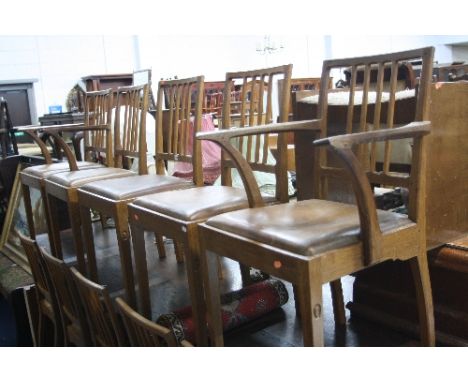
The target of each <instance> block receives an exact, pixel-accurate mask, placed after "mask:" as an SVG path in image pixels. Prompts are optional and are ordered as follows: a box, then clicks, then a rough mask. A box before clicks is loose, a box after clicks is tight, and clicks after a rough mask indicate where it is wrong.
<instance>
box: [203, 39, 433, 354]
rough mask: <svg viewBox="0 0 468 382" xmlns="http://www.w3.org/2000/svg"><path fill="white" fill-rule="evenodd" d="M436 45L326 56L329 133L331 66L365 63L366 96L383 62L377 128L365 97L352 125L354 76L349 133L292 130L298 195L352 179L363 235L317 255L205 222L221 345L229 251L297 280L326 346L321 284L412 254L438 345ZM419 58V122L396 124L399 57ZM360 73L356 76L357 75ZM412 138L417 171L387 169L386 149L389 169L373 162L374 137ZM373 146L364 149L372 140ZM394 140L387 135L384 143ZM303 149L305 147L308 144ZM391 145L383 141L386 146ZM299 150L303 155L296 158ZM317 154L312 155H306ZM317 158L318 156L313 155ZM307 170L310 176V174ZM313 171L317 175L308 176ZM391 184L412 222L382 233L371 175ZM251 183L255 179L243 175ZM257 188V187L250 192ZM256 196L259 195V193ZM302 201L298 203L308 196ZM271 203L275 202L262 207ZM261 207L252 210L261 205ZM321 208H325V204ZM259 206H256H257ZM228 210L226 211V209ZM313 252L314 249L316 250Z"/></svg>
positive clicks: (305, 321)
mask: <svg viewBox="0 0 468 382" xmlns="http://www.w3.org/2000/svg"><path fill="white" fill-rule="evenodd" d="M433 53H434V49H433V48H423V49H417V50H413V51H406V52H399V53H393V54H386V55H379V56H372V57H359V58H354V59H342V60H327V61H324V64H323V73H322V85H321V89H320V101H319V115H318V117H319V118H320V119H319V120H318V121H317V122H316V123H317V124H319V126H320V132H321V135H322V137H326V134H327V126H328V125H327V101H328V94H327V93H328V91H327V90H328V89H327V86H326V84H327V83H328V79H329V74H330V70H331V69H332V68H334V67H342V66H344V65H349V66H352V73H356V70H357V68H358V67H359V66H361V65H364V66H365V79H364V87H363V92H364V95H363V99H364V100H366V97H367V94H368V90H369V77H370V75H369V74H370V67H371V65H373V64H375V63H379V69H378V70H379V75H378V84H377V102H376V106H375V109H376V111H375V112H374V120H373V121H374V129H375V130H376V131H369V132H368V131H366V124H367V118H368V117H367V112H366V106H367V103H366V102H364V101H363V106H362V107H361V115H360V122H359V124H360V131H363V133H352V121H353V111H354V101H353V94H354V89H355V82H352V83H351V86H350V103H349V107H348V119H347V123H346V133H347V134H345V135H343V136H336V137H328V138H323V139H321V140H318V141H316V142H315V146H312V147H310V143H311V142H302V143H301V142H300V141H299V139H298V137H297V136H296V137H295V141H296V144H299V145H298V146H299V147H296V163H300V164H301V166H300V168H299V169H298V177H299V175H300V176H302V177H304V179H302V183H300V186H302V187H303V188H304V189H305V191H302V190H301V191H302V192H301V193H300V199H302V200H304V199H310V197H314V196H315V197H316V196H318V197H320V198H323V197H324V196H326V182H325V181H324V178H326V177H329V176H337V174H339V175H340V176H343V175H344V174H345V175H346V176H347V177H348V178H349V179H350V180H351V183H352V186H353V190H354V195H355V197H356V201H357V210H358V212H359V214H358V215H359V221H360V229H361V234H360V241H358V243H356V244H352V245H348V246H344V247H343V248H337V249H331V250H328V251H325V252H322V253H319V254H318V255H308V254H305V253H299V252H297V253H296V252H292V251H290V250H285V249H282V248H280V247H279V246H277V245H275V244H274V243H266V242H262V241H257V240H254V239H251V238H250V239H249V238H248V237H245V236H243V235H239V234H237V233H235V232H229V231H226V230H224V229H219V228H217V227H214V226H211V225H210V220H208V221H207V222H206V223H203V224H201V225H200V239H201V244H200V246H201V250H202V254H204V255H203V256H201V261H202V270H204V277H205V279H204V280H205V281H204V282H205V293H206V298H207V311H208V314H207V317H208V326H209V331H210V338H211V340H212V343H213V344H214V345H218V346H222V344H223V334H222V324H221V317H220V315H219V312H220V301H219V285H218V280H217V277H216V263H217V257H218V256H225V257H228V258H231V259H234V260H236V261H239V262H241V263H244V264H246V265H250V266H253V267H256V268H258V269H260V270H262V271H265V272H268V273H269V274H272V275H274V276H276V277H279V278H281V279H284V280H287V281H290V282H291V283H293V285H295V286H296V288H297V290H298V292H299V293H298V294H296V297H297V298H298V299H299V307H300V311H301V316H302V328H303V337H304V345H306V346H307V345H309V346H310V345H315V346H323V317H322V284H324V283H327V282H331V281H333V280H339V278H340V277H342V276H344V275H348V274H351V273H353V272H356V271H358V270H362V269H365V268H366V267H368V266H371V265H373V264H377V263H379V262H382V261H385V260H395V259H400V260H409V262H410V265H411V269H412V272H413V276H414V280H415V287H416V295H417V300H418V312H419V318H420V331H421V340H422V343H423V344H425V345H434V342H435V335H434V318H433V312H432V295H431V287H430V279H429V273H428V267H427V257H426V239H425V205H424V201H425V162H426V155H425V151H424V146H425V135H427V134H428V133H429V131H430V122H427V121H424V119H426V118H427V116H428V102H429V93H428V92H429V85H430V79H431V72H432V58H433ZM414 58H422V60H423V68H422V73H421V81H420V88H419V92H418V98H417V104H416V112H415V118H414V119H415V122H414V123H410V124H409V125H407V126H404V127H398V128H395V127H394V126H393V112H394V110H393V109H392V107H393V105H394V103H395V96H394V94H395V91H394V90H395V89H396V80H397V68H398V62H399V61H401V60H410V59H414ZM387 62H391V65H392V74H391V79H390V84H391V86H392V89H393V91H392V92H391V96H390V100H389V106H388V110H387V120H386V122H387V128H386V129H383V128H382V129H381V124H380V120H381V114H380V110H381V109H380V107H381V95H382V88H383V86H382V85H383V69H384V64H385V63H387ZM352 78H355V77H352ZM200 138H204V139H209V140H212V141H214V142H218V143H219V144H220V145H222V146H225V145H226V141H227V140H226V137H224V136H223V132H219V133H217V134H203V135H200ZM403 138H413V158H412V166H411V168H412V171H411V174H410V175H398V174H392V173H390V172H389V170H388V169H389V157H388V156H387V155H388V154H386V162H385V163H384V171H382V172H377V171H376V170H375V155H374V153H373V150H374V149H373V147H374V146H375V145H374V143H375V142H380V141H385V142H390V141H391V140H395V139H403ZM369 144H371V147H372V148H371V150H370V152H368V153H367V155H366V154H363V153H366V150H367V149H368V145H369ZM355 145H360V146H361V148H363V149H362V150H357V151H356V152H353V150H352V147H353V146H355ZM386 145H387V146H389V143H386ZM320 146H324V147H328V148H329V149H330V150H331V151H333V152H334V153H335V154H336V155H337V158H338V160H339V161H340V162H341V164H342V166H343V167H342V168H339V169H332V168H329V167H327V166H326V165H327V161H326V159H327V157H326V156H325V155H324V154H325V153H324V152H323V151H322V150H318V151H319V152H318V153H317V150H314V148H315V147H320ZM303 150H304V151H303ZM387 151H388V149H386V152H387ZM298 158H301V159H299V160H298ZM309 158H310V159H312V160H310V161H308V160H307V159H309ZM314 158H315V160H313V159H314ZM307 174H308V176H307ZM311 175H313V176H311ZM369 182H371V183H373V184H387V185H388V184H389V185H392V186H400V187H408V188H409V191H410V199H409V204H408V218H409V220H411V221H412V222H413V223H414V224H413V223H412V224H411V225H410V226H409V227H407V228H404V229H400V230H395V231H393V232H386V233H385V234H383V233H382V231H381V228H380V226H379V223H378V220H377V212H376V207H375V201H374V198H373V193H372V189H371V185H370V183H369ZM245 185H246V188H247V189H249V187H250V185H249V184H248V182H245ZM255 193H256V192H255V191H254V192H253V194H255ZM257 198H258V196H257ZM306 202H308V201H307V200H305V201H304V202H301V201H299V202H298V204H299V203H306ZM267 208H272V207H265V209H267ZM256 211H257V210H255V212H256ZM258 212H259V213H261V212H262V211H261V209H259V210H258ZM322 212H323V211H322ZM252 213H254V212H252ZM229 214H230V213H228V214H225V216H228V215H229ZM311 252H312V253H313V249H312V250H311Z"/></svg>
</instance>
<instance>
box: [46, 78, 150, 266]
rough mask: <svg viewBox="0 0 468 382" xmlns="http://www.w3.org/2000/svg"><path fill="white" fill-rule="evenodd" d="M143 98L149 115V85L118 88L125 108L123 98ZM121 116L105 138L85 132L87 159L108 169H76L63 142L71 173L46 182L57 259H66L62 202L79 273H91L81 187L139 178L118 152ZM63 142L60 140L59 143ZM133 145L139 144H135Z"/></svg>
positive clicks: (143, 164) (143, 162)
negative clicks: (80, 203) (97, 158)
mask: <svg viewBox="0 0 468 382" xmlns="http://www.w3.org/2000/svg"><path fill="white" fill-rule="evenodd" d="M141 94H143V96H142V99H143V100H144V102H143V105H141V107H142V109H143V110H145V111H146V110H147V107H148V102H147V100H148V85H139V86H128V87H120V88H118V91H117V98H118V99H117V103H119V102H120V103H122V104H123V100H122V98H124V99H130V96H131V95H133V97H135V95H136V96H137V97H140V95H141ZM127 95H128V97H127ZM111 106H113V105H111ZM119 116H120V108H119V107H117V108H116V110H115V123H114V126H113V129H112V131H111V130H109V129H108V126H107V125H106V129H105V130H104V131H101V134H99V135H91V131H88V130H85V135H84V142H85V147H86V146H89V147H90V149H89V152H88V154H87V155H91V154H92V155H95V156H100V157H102V156H105V158H104V159H103V160H105V163H106V165H107V167H100V168H94V169H89V170H86V171H83V170H80V169H79V168H78V166H77V165H76V161H75V159H74V157H73V156H72V154H71V153H70V152H69V150H67V146H66V145H65V144H64V143H63V141H62V140H59V143H60V144H61V145H62V146H64V150H65V153H66V154H67V157H68V161H69V165H70V171H67V172H61V173H56V174H52V175H51V176H49V177H47V179H46V180H45V190H46V197H47V203H48V206H49V215H50V230H49V235H50V236H51V239H52V240H53V242H54V246H55V248H56V249H57V250H58V249H60V251H57V252H58V256H57V257H59V258H62V252H61V237H60V227H59V224H58V221H59V212H58V210H57V203H58V202H59V201H60V200H61V201H63V202H65V203H66V204H67V209H68V215H69V218H70V223H71V229H72V233H73V243H74V249H75V253H76V259H77V263H78V264H77V266H78V269H79V270H80V271H81V272H83V273H84V274H86V273H87V271H86V259H85V256H84V249H83V242H82V228H81V219H80V212H79V206H78V187H80V186H83V185H85V184H87V183H91V182H95V181H98V180H103V179H112V178H122V177H134V176H135V175H136V173H135V172H133V171H130V170H129V169H128V168H129V163H128V161H127V160H126V159H124V158H123V154H124V153H123V152H121V151H117V152H115V147H114V146H115V142H114V141H116V139H119V138H120V134H121V127H120V120H119ZM128 118H136V115H130V116H128ZM106 121H107V119H106ZM112 133H113V134H112ZM132 133H133V132H132ZM122 134H130V132H129V131H122ZM59 138H60V137H57V139H59ZM133 144H137V143H136V142H133ZM139 167H140V169H143V170H142V171H145V170H146V152H144V155H142V157H141V158H140V160H139Z"/></svg>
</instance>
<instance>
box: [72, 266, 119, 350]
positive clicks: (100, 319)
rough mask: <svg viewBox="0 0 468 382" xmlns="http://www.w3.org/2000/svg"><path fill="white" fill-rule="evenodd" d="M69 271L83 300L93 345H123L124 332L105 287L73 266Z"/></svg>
mask: <svg viewBox="0 0 468 382" xmlns="http://www.w3.org/2000/svg"><path fill="white" fill-rule="evenodd" d="M70 271H71V273H72V278H73V280H74V282H75V284H76V287H77V289H78V292H79V294H80V297H81V301H82V302H83V306H84V310H85V314H86V319H87V322H88V325H89V328H90V331H91V338H92V341H93V344H94V346H124V345H125V344H126V339H125V337H124V332H123V330H122V327H121V324H120V322H119V320H118V317H117V315H116V312H115V310H114V306H113V305H112V301H111V298H110V296H109V292H108V290H107V288H106V287H105V286H104V285H99V284H97V283H95V282H92V281H91V280H89V279H87V278H86V277H84V276H83V275H82V274H81V273H80V272H78V271H77V270H76V269H75V268H74V267H72V268H70Z"/></svg>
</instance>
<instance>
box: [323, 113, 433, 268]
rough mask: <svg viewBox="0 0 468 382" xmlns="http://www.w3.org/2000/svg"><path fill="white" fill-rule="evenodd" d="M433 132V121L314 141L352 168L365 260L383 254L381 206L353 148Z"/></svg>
mask: <svg viewBox="0 0 468 382" xmlns="http://www.w3.org/2000/svg"><path fill="white" fill-rule="evenodd" d="M429 133H430V122H427V121H423V122H413V123H410V124H408V125H406V126H403V127H398V128H394V129H388V130H378V131H371V132H365V133H354V134H345V135H340V136H335V137H329V138H325V139H319V140H317V141H315V142H314V145H316V146H322V147H327V148H329V149H331V150H332V151H333V152H334V153H335V154H337V156H338V158H339V159H340V160H341V162H342V163H343V165H344V167H345V169H346V170H347V171H348V173H349V175H350V179H351V183H352V185H353V190H354V194H355V197H356V202H357V207H358V211H359V220H360V226H361V236H362V243H363V247H364V261H365V263H366V265H369V264H372V263H373V262H374V261H375V260H378V259H379V258H380V257H381V253H382V249H381V236H382V231H381V230H380V226H379V221H378V218H377V207H376V205H375V200H374V195H373V192H372V188H371V186H370V182H369V179H368V177H367V175H366V172H365V171H364V169H363V168H362V166H361V164H360V162H359V161H358V159H357V158H356V156H355V154H354V152H353V151H352V146H353V145H355V144H365V143H369V142H378V141H388V140H396V139H403V138H418V137H422V136H424V135H427V134H429Z"/></svg>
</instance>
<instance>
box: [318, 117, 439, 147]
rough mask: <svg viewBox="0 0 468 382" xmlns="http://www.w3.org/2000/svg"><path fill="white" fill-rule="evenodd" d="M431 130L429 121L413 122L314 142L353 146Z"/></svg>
mask: <svg viewBox="0 0 468 382" xmlns="http://www.w3.org/2000/svg"><path fill="white" fill-rule="evenodd" d="M430 132H431V123H430V122H429V121H421V122H412V123H410V124H408V125H405V126H402V127H395V128H394V129H382V130H375V131H368V132H364V133H354V134H344V135H336V136H334V137H329V138H323V139H318V140H316V141H315V142H314V145H316V146H327V145H329V146H333V147H337V148H338V147H351V146H352V145H355V144H363V143H370V142H379V141H388V140H396V139H404V138H416V137H420V136H423V135H427V134H429V133H430Z"/></svg>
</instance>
